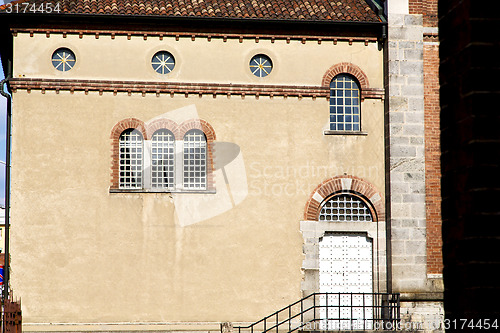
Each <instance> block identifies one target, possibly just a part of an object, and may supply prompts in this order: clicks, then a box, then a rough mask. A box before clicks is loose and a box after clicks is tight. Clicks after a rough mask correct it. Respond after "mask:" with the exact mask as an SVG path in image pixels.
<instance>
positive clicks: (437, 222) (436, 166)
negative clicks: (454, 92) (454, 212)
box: [424, 44, 443, 274]
mask: <svg viewBox="0 0 500 333" xmlns="http://www.w3.org/2000/svg"><path fill="white" fill-rule="evenodd" d="M424 108H425V114H424V121H425V123H424V124H425V208H426V221H427V226H426V227H427V232H426V237H427V273H428V274H442V273H443V253H442V245H443V240H442V235H441V224H442V217H441V147H440V112H441V107H440V104H439V46H438V45H425V44H424Z"/></svg>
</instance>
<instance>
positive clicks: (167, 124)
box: [146, 119, 182, 140]
mask: <svg viewBox="0 0 500 333" xmlns="http://www.w3.org/2000/svg"><path fill="white" fill-rule="evenodd" d="M159 129H168V130H169V131H170V132H172V134H173V135H174V137H175V139H176V140H182V136H180V135H179V126H178V125H177V123H176V122H175V121H172V120H170V119H157V120H154V121H152V122H151V123H149V124H147V127H146V132H147V133H148V138H152V137H153V134H154V133H155V132H156V131H157V130H159Z"/></svg>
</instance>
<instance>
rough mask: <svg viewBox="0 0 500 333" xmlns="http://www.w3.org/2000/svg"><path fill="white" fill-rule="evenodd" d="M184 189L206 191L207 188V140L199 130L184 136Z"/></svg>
mask: <svg viewBox="0 0 500 333" xmlns="http://www.w3.org/2000/svg"><path fill="white" fill-rule="evenodd" d="M183 160H184V163H183V164H184V172H183V175H184V177H183V178H184V188H187V189H200V190H204V189H206V187H207V139H206V137H205V134H204V133H203V132H202V131H200V130H197V129H194V130H190V131H188V132H187V133H186V135H184V159H183Z"/></svg>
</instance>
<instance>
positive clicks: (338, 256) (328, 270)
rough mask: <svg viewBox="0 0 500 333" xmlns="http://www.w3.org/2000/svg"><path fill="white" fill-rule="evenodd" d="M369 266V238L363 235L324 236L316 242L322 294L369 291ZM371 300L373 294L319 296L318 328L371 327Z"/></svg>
mask: <svg viewBox="0 0 500 333" xmlns="http://www.w3.org/2000/svg"><path fill="white" fill-rule="evenodd" d="M372 267H373V266H372V241H371V239H369V238H368V237H366V236H364V235H359V234H331V235H325V236H324V237H323V239H322V240H321V242H320V244H319V290H320V292H321V293H327V292H328V293H372V292H373V279H372V277H373V273H372V271H373V268H372ZM372 303H373V297H372V295H363V294H344V295H329V296H328V297H325V296H322V297H321V300H320V305H321V308H320V316H321V319H322V320H321V321H320V323H321V327H320V329H323V330H325V329H333V330H341V329H372V327H373V323H372V320H371V319H373V308H371V307H370V306H371V305H372ZM327 306H328V308H327Z"/></svg>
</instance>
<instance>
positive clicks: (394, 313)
mask: <svg viewBox="0 0 500 333" xmlns="http://www.w3.org/2000/svg"><path fill="white" fill-rule="evenodd" d="M320 296H324V297H325V304H324V305H322V304H321V302H319V303H320V304H319V305H318V304H317V302H316V298H317V297H320ZM332 296H337V297H338V304H331V303H330V304H329V298H330V297H332ZM341 296H350V297H349V300H350V302H349V304H347V305H346V304H340V297H341ZM355 296H362V300H363V302H362V304H360V305H355V304H354V302H353V300H354V297H355ZM368 296H369V297H372V303H373V304H371V305H366V297H368ZM308 300H310V301H312V305H311V306H306V307H304V302H305V301H308ZM299 304H300V311H298V312H297V313H294V314H292V313H293V311H292V310H293V308H294V307H296V306H297V305H299ZM399 307H400V300H399V294H390V293H312V294H309V295H308V296H306V297H304V298H302V299H300V300H298V301H296V302H294V303H292V304H289V305H287V306H285V307H283V308H281V309H279V310H278V311H275V312H273V313H272V314H270V315H268V316H265V317H264V318H262V319H260V320H258V321H256V322H254V323H252V324H249V325H247V326H234V329H235V330H237V331H238V333H241V332H242V330H248V329H249V330H250V332H251V333H254V331H256V328H257V326H259V325H262V326H263V329H262V330H258V332H260V333H267V332H270V331H272V330H275V331H276V333H278V332H279V329H280V327H282V325H285V324H287V323H288V329H287V332H288V333H290V332H294V331H296V330H299V329H301V328H303V327H305V326H307V325H308V324H311V323H317V322H320V321H324V320H326V321H327V324H328V323H329V321H333V322H338V323H339V324H340V323H341V322H342V321H344V322H345V321H348V322H350V327H351V329H352V327H353V323H355V322H356V321H359V320H362V321H363V329H364V328H366V322H371V324H370V326H373V324H374V323H375V322H382V324H383V325H382V327H381V328H382V329H385V326H384V324H386V323H391V325H389V326H392V327H393V325H394V324H395V323H399V321H400V311H399ZM332 308H333V309H338V310H339V314H338V318H330V317H329V309H332ZM342 308H350V318H343V316H341V315H340V309H342ZM316 309H320V310H321V309H325V310H326V318H318V316H317V311H316ZM354 309H362V310H363V311H362V316H361V318H354ZM367 309H372V311H373V312H372V316H367ZM310 311H312V319H310V320H308V321H304V317H305V315H306V314H309V313H310ZM284 312H285V314H287V317H286V319H281V320H280V318H279V317H280V314H281V315H283V313H284ZM299 316H300V322H299V323H298V325H297V326H294V327H292V323H293V322H292V320H293V319H295V318H297V317H299ZM320 317H321V315H320ZM272 318H274V319H275V321H274V322H272V323H271V326H268V322H267V321H268V320H269V319H272Z"/></svg>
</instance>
